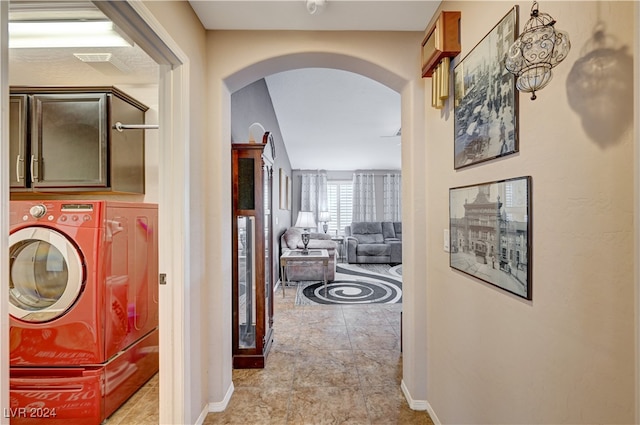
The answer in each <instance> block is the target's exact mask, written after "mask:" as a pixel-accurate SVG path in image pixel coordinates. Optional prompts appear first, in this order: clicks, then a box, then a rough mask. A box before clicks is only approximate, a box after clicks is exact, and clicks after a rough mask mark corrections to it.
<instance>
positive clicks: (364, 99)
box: [9, 0, 440, 170]
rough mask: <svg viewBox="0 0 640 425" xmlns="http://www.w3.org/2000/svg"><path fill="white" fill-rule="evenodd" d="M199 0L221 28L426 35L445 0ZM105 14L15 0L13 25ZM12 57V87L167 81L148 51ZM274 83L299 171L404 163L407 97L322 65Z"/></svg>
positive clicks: (40, 52) (83, 4) (199, 8)
mask: <svg viewBox="0 0 640 425" xmlns="http://www.w3.org/2000/svg"><path fill="white" fill-rule="evenodd" d="M189 3H190V4H191V6H192V7H193V9H194V11H195V12H196V14H197V15H198V18H199V19H200V21H201V22H202V23H203V26H204V27H205V28H206V29H211V30H276V29H277V30H318V31H326V30H355V31H365V30H371V31H424V30H425V27H426V25H427V24H428V23H429V21H430V20H431V17H432V16H433V14H434V12H435V10H436V9H437V7H438V6H439V4H440V0H411V1H400V0H391V1H384V0H371V1H369V0H355V1H351V0H326V2H325V6H324V7H323V8H322V10H321V11H320V12H319V13H316V14H313V15H311V14H310V13H309V12H308V11H307V7H306V3H305V0H280V1H271V0H259V1H243V0H231V1H228V0H227V1H221V0H208V1H205V0H190V1H189ZM53 5H55V6H53ZM96 13H97V14H100V12H99V11H97V9H95V7H93V5H92V4H91V2H89V1H86V0H81V1H56V2H46V1H33V0H12V1H11V3H10V19H12V20H13V19H36V18H37V17H38V16H40V18H43V17H44V18H48V19H51V18H56V19H64V18H69V17H72V18H79V17H81V16H79V15H82V14H96ZM91 16H93V17H95V16H94V15H91ZM73 53H112V57H113V59H112V61H111V62H109V63H106V64H104V63H103V64H95V63H94V64H88V63H85V62H81V61H80V60H78V59H77V58H76V57H75V56H74V55H73ZM9 59H10V64H9V80H10V84H12V85H22V84H40V83H38V82H39V81H47V84H61V85H62V84H69V80H70V76H73V77H72V81H73V82H74V84H78V85H80V84H93V85H104V84H107V85H120V86H122V85H146V84H157V82H158V67H157V65H156V64H155V63H154V62H153V61H152V60H151V59H150V58H149V57H148V56H147V55H146V54H145V53H144V51H142V50H141V49H140V48H139V47H138V46H134V47H131V48H128V47H119V48H108V49H107V48H82V49H78V48H74V49H70V48H65V49H10V52H9ZM43 76H46V79H44V80H43ZM265 80H266V82H267V87H268V89H269V93H270V95H271V98H272V102H273V105H274V109H275V113H276V116H277V119H278V122H279V125H280V131H281V134H282V136H283V139H284V142H285V145H286V147H287V152H288V153H289V157H290V161H291V165H292V167H293V168H296V169H331V170H347V169H348V170H353V169H399V168H400V167H401V164H400V137H399V136H396V134H397V133H398V131H399V129H400V95H399V94H398V93H397V92H394V91H393V90H391V89H389V88H387V87H386V86H383V85H382V84H380V83H378V82H376V81H373V80H371V79H368V78H366V77H363V76H359V75H356V74H353V73H349V72H346V71H338V70H331V69H321V68H314V69H302V70H293V71H287V72H283V73H279V74H274V75H271V76H268V77H267V78H265ZM34 82H35V83H34ZM309 99H313V101H309ZM364 153H366V155H365V154H364Z"/></svg>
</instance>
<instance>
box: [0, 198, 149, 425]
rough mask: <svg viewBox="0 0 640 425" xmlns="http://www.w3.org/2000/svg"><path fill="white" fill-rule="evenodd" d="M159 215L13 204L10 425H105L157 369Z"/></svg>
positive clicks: (142, 209) (99, 204) (143, 208)
mask: <svg viewBox="0 0 640 425" xmlns="http://www.w3.org/2000/svg"><path fill="white" fill-rule="evenodd" d="M157 225H158V208H157V205H155V204H146V203H128V202H111V201H75V200H74V201H59V200H55V201H11V202H10V234H9V251H10V263H9V266H10V279H9V312H10V332H9V333H10V362H11V379H10V400H11V405H10V407H9V408H8V409H5V413H8V415H9V416H10V418H11V423H12V424H29V423H39V422H40V421H42V420H44V419H46V420H47V421H48V422H47V423H52V424H55V423H64V424H65V425H71V424H99V423H101V422H102V421H103V420H104V419H105V418H106V417H108V416H109V415H111V414H112V413H113V412H114V411H115V410H116V409H117V408H118V407H120V405H121V404H122V403H124V401H126V400H127V399H128V398H129V397H130V396H131V395H132V394H133V393H134V392H135V391H137V390H138V389H139V388H140V387H141V386H142V385H143V384H144V383H145V382H146V381H147V380H148V379H149V378H150V377H152V376H153V375H154V374H155V373H156V372H157V371H158V287H157V276H158V234H157Z"/></svg>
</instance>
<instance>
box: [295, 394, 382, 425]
mask: <svg viewBox="0 0 640 425" xmlns="http://www.w3.org/2000/svg"><path fill="white" fill-rule="evenodd" d="M367 423H369V417H368V414H367V408H366V405H365V402H364V396H363V395H362V391H361V390H360V388H358V387H309V388H298V389H296V390H295V391H293V392H292V393H291V400H290V405H289V414H288V419H287V424H290V425H294V424H295V425H298V424H299V425H313V424H345V425H346V424H352V425H355V424H367Z"/></svg>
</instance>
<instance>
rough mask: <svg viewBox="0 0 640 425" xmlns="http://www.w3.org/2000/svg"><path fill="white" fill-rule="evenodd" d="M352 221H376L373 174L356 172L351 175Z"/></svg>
mask: <svg viewBox="0 0 640 425" xmlns="http://www.w3.org/2000/svg"><path fill="white" fill-rule="evenodd" d="M352 214H353V217H352V221H376V185H375V175H374V174H365V173H356V174H354V175H353V213H352Z"/></svg>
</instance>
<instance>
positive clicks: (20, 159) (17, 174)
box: [16, 155, 24, 182]
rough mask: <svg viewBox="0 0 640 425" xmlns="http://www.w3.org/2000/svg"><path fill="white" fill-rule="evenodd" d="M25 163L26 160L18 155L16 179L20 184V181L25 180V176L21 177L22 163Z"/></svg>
mask: <svg viewBox="0 0 640 425" xmlns="http://www.w3.org/2000/svg"><path fill="white" fill-rule="evenodd" d="M21 162H22V163H24V159H22V155H18V156H16V179H17V181H18V182H20V180H22V179H24V175H22V176H21V175H20V168H21V167H20V163H21Z"/></svg>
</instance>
